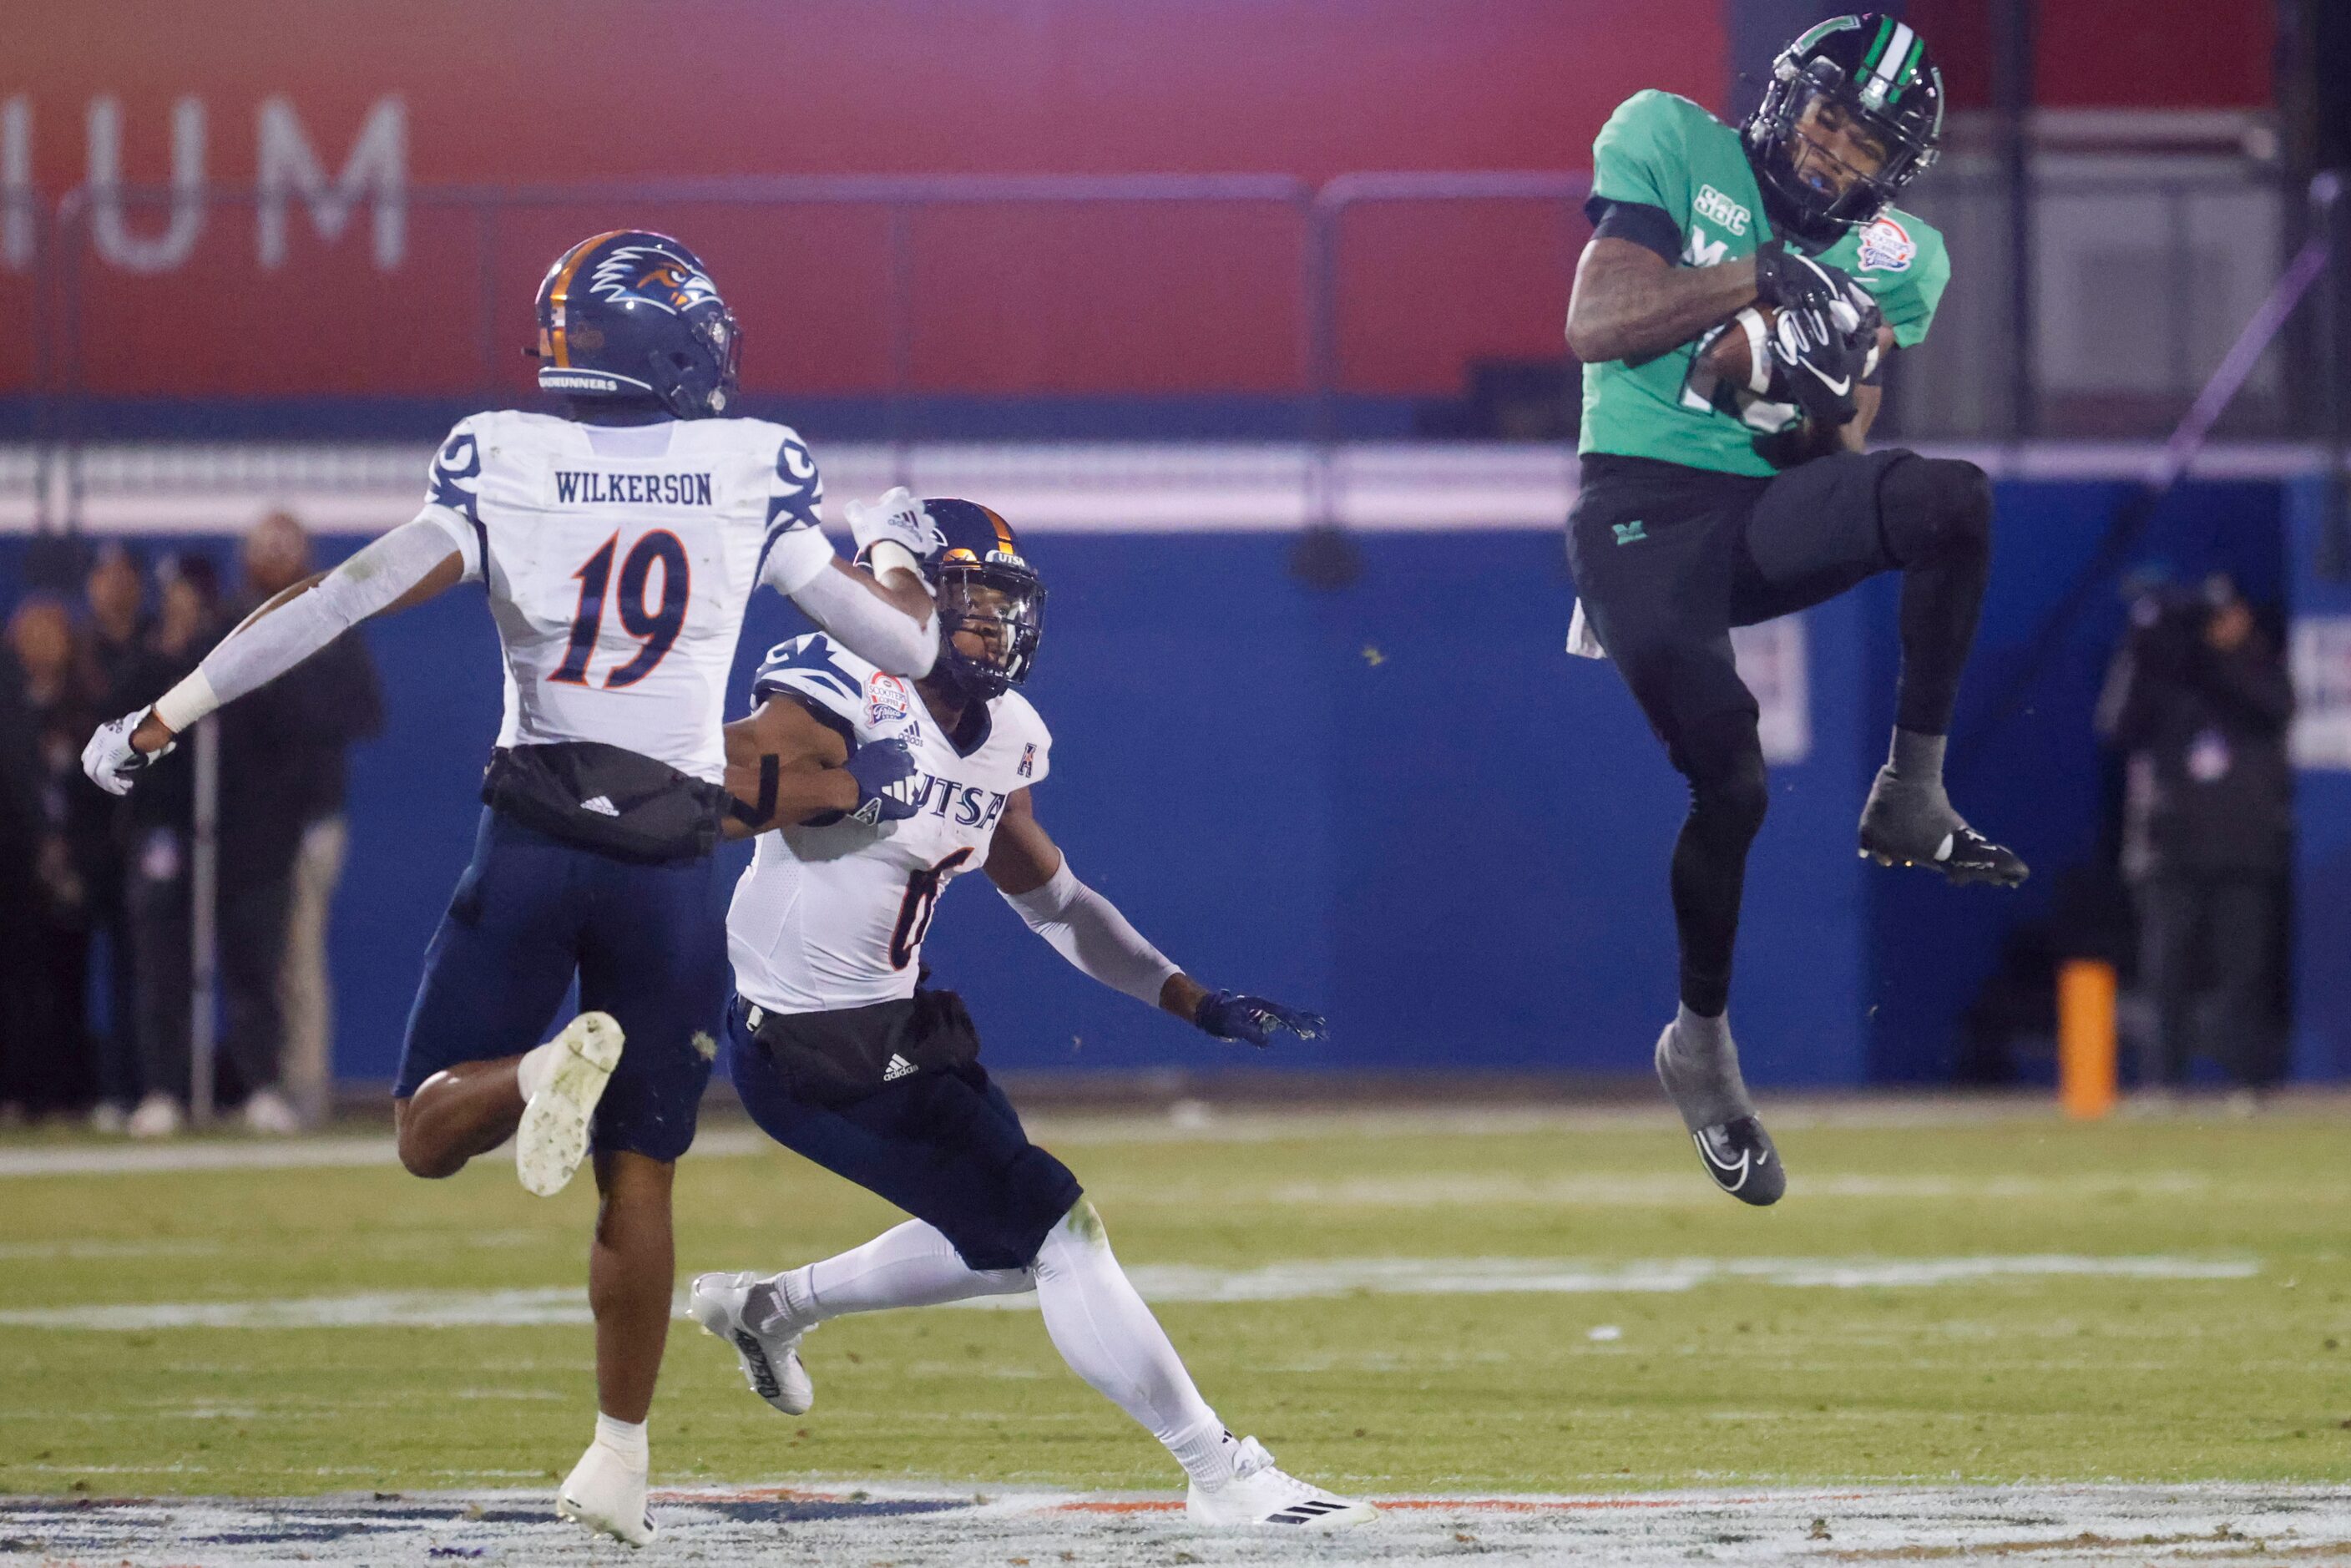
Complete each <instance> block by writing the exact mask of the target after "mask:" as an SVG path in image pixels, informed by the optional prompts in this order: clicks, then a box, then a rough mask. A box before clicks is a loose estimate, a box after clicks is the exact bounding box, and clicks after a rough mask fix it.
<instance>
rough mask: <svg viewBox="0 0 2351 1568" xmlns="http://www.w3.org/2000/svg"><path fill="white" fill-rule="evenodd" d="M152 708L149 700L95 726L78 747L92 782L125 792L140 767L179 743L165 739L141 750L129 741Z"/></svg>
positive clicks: (136, 779) (136, 775) (137, 776)
mask: <svg viewBox="0 0 2351 1568" xmlns="http://www.w3.org/2000/svg"><path fill="white" fill-rule="evenodd" d="M154 711H155V708H154V705H152V703H151V704H150V705H148V706H145V707H142V708H138V709H135V710H133V711H132V712H130V713H127V714H124V715H123V716H121V717H120V718H118V719H115V720H112V721H111V722H110V723H107V724H101V725H99V727H98V733H97V734H95V735H93V736H91V737H89V745H88V746H85V747H82V748H81V770H82V771H83V772H84V773H86V774H88V775H89V781H90V782H91V783H93V784H95V785H97V786H98V787H99V789H103V790H105V791H106V792H107V793H108V794H110V795H128V794H130V793H131V786H132V785H133V784H136V783H137V782H138V781H139V773H140V770H141V768H148V767H151V766H152V765H153V763H154V761H155V759H156V758H159V757H162V756H163V755H164V754H165V753H167V752H169V751H170V750H171V749H172V747H174V746H176V745H178V744H179V743H178V742H177V741H174V740H167V741H165V742H164V743H163V744H162V747H160V748H159V749H157V750H154V751H141V750H140V749H139V748H138V747H135V746H133V745H131V732H132V731H133V730H135V729H137V728H138V727H140V726H141V725H142V724H144V723H146V722H147V716H148V715H149V714H151V713H153V712H154Z"/></svg>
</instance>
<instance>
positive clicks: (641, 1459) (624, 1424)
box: [596, 1410, 653, 1470]
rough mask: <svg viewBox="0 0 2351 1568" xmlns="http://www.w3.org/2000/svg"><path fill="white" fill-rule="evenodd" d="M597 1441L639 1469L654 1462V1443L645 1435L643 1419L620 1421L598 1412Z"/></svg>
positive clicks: (645, 1467)
mask: <svg viewBox="0 0 2351 1568" xmlns="http://www.w3.org/2000/svg"><path fill="white" fill-rule="evenodd" d="M596 1441H598V1442H599V1443H601V1444H602V1445H603V1446H604V1447H606V1448H610V1449H611V1450H612V1451H613V1452H614V1453H616V1454H618V1455H620V1456H621V1457H622V1458H624V1459H627V1460H628V1461H629V1462H630V1463H632V1465H634V1466H635V1467H636V1468H637V1469H641V1470H642V1469H647V1468H649V1467H650V1466H651V1465H652V1463H653V1445H652V1444H651V1443H650V1442H649V1441H648V1440H647V1438H646V1437H645V1424H644V1423H643V1421H620V1420H615V1419H614V1418H613V1417H611V1416H607V1415H605V1414H604V1413H603V1412H602V1411H601V1410H599V1411H597V1412H596Z"/></svg>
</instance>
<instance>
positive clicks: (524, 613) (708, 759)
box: [423, 412, 832, 783]
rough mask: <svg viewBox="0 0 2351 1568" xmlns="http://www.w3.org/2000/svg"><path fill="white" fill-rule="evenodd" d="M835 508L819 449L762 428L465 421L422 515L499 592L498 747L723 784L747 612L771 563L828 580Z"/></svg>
mask: <svg viewBox="0 0 2351 1568" xmlns="http://www.w3.org/2000/svg"><path fill="white" fill-rule="evenodd" d="M823 497H824V485H823V482H822V481H821V480H820V479H819V478H818V476H817V471H816V462H815V459H813V458H812V457H810V455H809V450H808V447H807V446H806V445H805V444H802V442H801V441H800V438H799V436H798V435H796V434H793V433H792V432H791V431H790V430H789V429H787V428H785V427H784V426H783V425H780V424H770V423H768V422H767V421H765V420H758V419H696V420H664V421H663V422H661V423H656V424H642V425H601V424H582V423H577V422H575V421H572V420H569V419H559V418H557V417H555V416H554V415H552V414H543V413H512V412H504V413H477V414H475V415H473V416H472V417H471V418H469V419H465V420H461V421H460V422H458V424H457V426H456V428H455V430H452V431H451V432H450V433H449V439H448V440H447V441H446V442H445V443H444V444H443V445H442V447H441V451H440V455H438V456H437V457H435V458H434V464H433V481H432V490H431V493H430V494H429V495H428V496H427V497H426V502H425V507H424V512H423V516H425V517H428V518H431V519H432V520H433V521H434V522H436V523H438V524H439V525H440V527H441V528H443V529H444V530H445V531H446V532H447V533H448V535H449V538H450V539H451V541H452V542H453V543H454V544H455V546H456V548H457V549H458V551H459V552H460V553H461V554H462V555H463V557H464V558H465V576H466V579H467V580H480V581H482V582H483V583H485V584H486V586H487V588H488V591H489V596H490V613H491V615H492V616H493V617H494V618H495V619H496V622H497V626H498V637H499V639H500V640H501V641H502V642H503V643H505V645H506V666H507V671H506V674H507V681H506V688H507V690H506V720H505V722H504V724H502V725H501V726H500V727H499V729H498V744H499V745H500V746H536V745H544V744H548V743H551V742H559V741H580V740H587V741H601V742H602V743H603V744H605V745H607V746H618V747H625V748H627V749H628V750H631V751H634V752H638V753H640V754H642V755H643V756H646V757H651V758H655V759H656V760H659V761H662V762H665V763H667V764H668V765H669V766H670V767H672V768H676V769H677V770H678V771H679V772H681V773H688V774H692V775H693V776H694V777H695V778H697V779H708V780H710V781H712V782H714V783H716V782H718V781H719V780H720V779H723V778H724V777H725V775H726V740H725V737H724V736H723V735H722V734H721V733H720V727H721V726H723V725H724V724H725V723H726V677H727V675H728V674H729V673H730V672H731V671H732V669H733V667H734V663H735V644H736V643H737V641H738V640H739V639H740V637H741V635H742V631H743V611H744V607H745V606H746V605H747V603H748V602H749V601H750V598H751V591H752V589H753V588H754V587H755V586H757V584H758V581H759V578H760V575H761V572H762V571H763V570H765V568H766V566H767V563H768V558H769V556H770V555H771V554H776V555H779V556H781V557H783V558H784V559H785V561H786V562H787V563H788V564H790V565H792V566H794V567H795V568H796V569H797V570H793V571H791V572H789V573H788V574H787V575H788V576H789V577H790V578H794V579H799V580H805V579H806V578H807V577H809V576H810V575H813V573H814V572H815V571H817V570H821V569H822V561H823V560H824V559H829V558H830V557H831V554H832V546H831V543H830V542H828V541H827V540H826V538H825V537H824V535H823V534H822V532H820V530H819V529H818V528H817V503H818V502H820V500H822V499H823ZM802 558H805V559H802Z"/></svg>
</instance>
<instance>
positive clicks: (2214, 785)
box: [2098, 575, 2294, 1093]
mask: <svg viewBox="0 0 2351 1568" xmlns="http://www.w3.org/2000/svg"><path fill="white" fill-rule="evenodd" d="M2293 713H2294V688H2293V685H2292V684H2291V683H2290V681H2289V679H2288V677H2287V675H2286V672H2285V669H2284V667H2283V664H2282V663H2281V661H2280V659H2279V657H2278V654H2277V650H2276V648H2275V646H2274V645H2273V643H2272V642H2271V640H2270V638H2269V637H2268V636H2267V635H2266V634H2265V633H2264V632H2262V628H2261V626H2260V625H2259V624H2258V623H2257V622H2256V621H2255V619H2254V616H2253V612H2252V608H2251V607H2250V606H2249V605H2247V604H2246V603H2245V601H2244V600H2243V598H2242V597H2241V596H2240V595H2239V593H2238V591H2237V588H2236V585H2235V584H2234V583H2233V582H2231V580H2229V579H2228V578H2227V577H2226V576H2220V575H2215V576H2213V577H2211V578H2209V579H2207V580H2205V582H2204V585H2203V588H2202V590H2201V591H2200V592H2185V591H2179V590H2178V589H2173V588H2169V587H2154V588H2148V589H2147V590H2145V591H2141V592H2139V593H2138V594H2137V596H2136V597H2135V598H2134V599H2133V601H2132V603H2131V629H2130V632H2129V634H2128V635H2127V636H2126V638H2125V640H2124V643H2123V645H2122V647H2121V649H2120V650H2119V651H2118V652H2117V653H2116V655H2115V660H2114V663H2113V665H2112V666H2111V667H2110V669H2109V670H2108V672H2107V676H2106V686H2105V693H2104V694H2103V695H2102V696H2101V698H2100V700H2099V704H2098V727H2099V729H2100V732H2101V733H2102V734H2103V736H2104V737H2105V739H2106V741H2107V743H2108V744H2109V745H2111V746H2113V747H2116V748H2117V749H2118V750H2120V751H2122V752H2123V753H2124V756H2125V783H2124V797H2123V821H2124V830H2123V873H2124V875H2125V877H2126V879H2127V880H2128V881H2129V882H2130V883H2131V885H2132V887H2133V889H2134V891H2135V892H2136V894H2137V903H2138V908H2139V984H2140V986H2141V988H2142V989H2143V990H2144V992H2145V993H2146V994H2147V997H2148V998H2150V1000H2151V1001H2152V1002H2153V1004H2154V1009H2155V1014H2156V1056H2157V1061H2156V1063H2155V1071H2154V1072H2153V1073H2152V1074H2149V1075H2146V1076H2149V1077H2151V1078H2152V1079H2153V1080H2154V1082H2157V1083H2158V1084H2160V1086H2161V1090H2162V1092H2167V1093H2168V1092H2174V1091H2177V1090H2178V1089H2179V1087H2180V1086H2181V1085H2182V1084H2184V1083H2185V1082H2186V1081H2187V1076H2188V1064H2189V1058H2190V1056H2191V1055H2193V1054H2194V1053H2195V1051H2196V1050H2197V1048H2198V1046H2199V1044H2200V1045H2201V1046H2203V1047H2204V1048H2205V1049H2206V1050H2207V1051H2209V1052H2210V1054H2211V1055H2213V1056H2214V1057H2215V1058H2216V1059H2217V1060H2218V1061H2220V1065H2221V1066H2222V1067H2223V1068H2224V1069H2225V1070H2226V1071H2228V1073H2229V1075H2230V1078H2231V1081H2232V1082H2234V1083H2235V1084H2236V1085H2237V1086H2238V1088H2239V1089H2240V1091H2242V1092H2251V1091H2253V1090H2256V1089H2259V1088H2262V1087H2264V1086H2266V1085H2267V1084H2268V1083H2269V1082H2271V1081H2272V1080H2273V1079H2274V1077H2275V1076H2276V1074H2277V1066H2278V1064H2277V1061H2276V1051H2275V1042H2276V1040H2277V1039H2278V1031H2277V1029H2276V1022H2277V1020H2276V1017H2275V1014H2276V1009H2275V1006H2274V996H2275V992H2274V986H2273V965H2274V964H2275V962H2276V959H2277V956H2278V954H2279V953H2280V952H2281V951H2282V950H2283V929H2282V927H2283V909H2284V883H2285V877H2286V873H2287V866H2288V862H2289V857H2290V853H2291V842H2292V834H2293V810H2294V801H2293V792H2294V775H2293V772H2292V770H2291V768H2290V767H2289V765H2288V763H2287V760H2286V740H2285V736H2286V726H2287V723H2288V721H2289V720H2290V719H2291V718H2292V716H2293ZM2208 982H2209V987H2210V996H2209V1000H2208V999H2207V998H2204V997H2203V996H2202V995H2200V994H2199V993H2200V992H2201V990H2202V988H2203V987H2204V985H2205V984H2206V983H2208ZM2200 1001H2201V1002H2207V1005H2206V1006H2204V1007H2201V1008H2199V1002H2200ZM2199 1013H2200V1014H2201V1015H2202V1016H2201V1019H2200V1020H2199ZM2199 1021H2200V1022H2201V1024H2202V1027H2200V1028H2199Z"/></svg>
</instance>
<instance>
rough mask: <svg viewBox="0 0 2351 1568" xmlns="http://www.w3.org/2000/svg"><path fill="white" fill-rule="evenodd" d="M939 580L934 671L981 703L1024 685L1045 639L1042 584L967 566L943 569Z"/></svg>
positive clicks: (1003, 570) (1002, 570)
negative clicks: (936, 646) (974, 645)
mask: <svg viewBox="0 0 2351 1568" xmlns="http://www.w3.org/2000/svg"><path fill="white" fill-rule="evenodd" d="M937 580H938V615H939V661H938V672H939V673H940V674H946V675H947V676H948V677H949V678H950V679H951V680H952V681H953V682H954V684H955V685H956V686H957V687H959V688H960V689H962V690H963V691H964V692H965V693H967V695H970V696H973V697H975V698H977V699H978V700H980V701H982V702H987V701H991V700H993V699H994V698H997V697H1000V696H1002V695H1004V694H1005V693H1006V692H1008V691H1009V690H1011V689H1012V688H1013V687H1015V686H1017V685H1019V684H1020V683H1021V682H1023V681H1025V680H1027V679H1028V678H1029V671H1030V670H1031V669H1033V668H1035V667H1036V663H1037V645H1038V643H1040V641H1042V640H1043V637H1044V634H1045V585H1044V584H1043V583H1041V582H1040V581H1038V580H1037V578H1036V576H1035V574H1033V573H1031V572H1028V571H1023V570H1013V569H1011V568H1008V567H1003V566H993V565H987V564H985V563H975V562H969V561H965V562H949V563H946V564H944V565H942V566H941V567H939V568H938V569H937ZM958 635H960V637H961V638H962V641H963V643H975V644H976V648H975V647H966V646H962V645H960V644H959V643H958V642H957V637H958Z"/></svg>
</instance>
